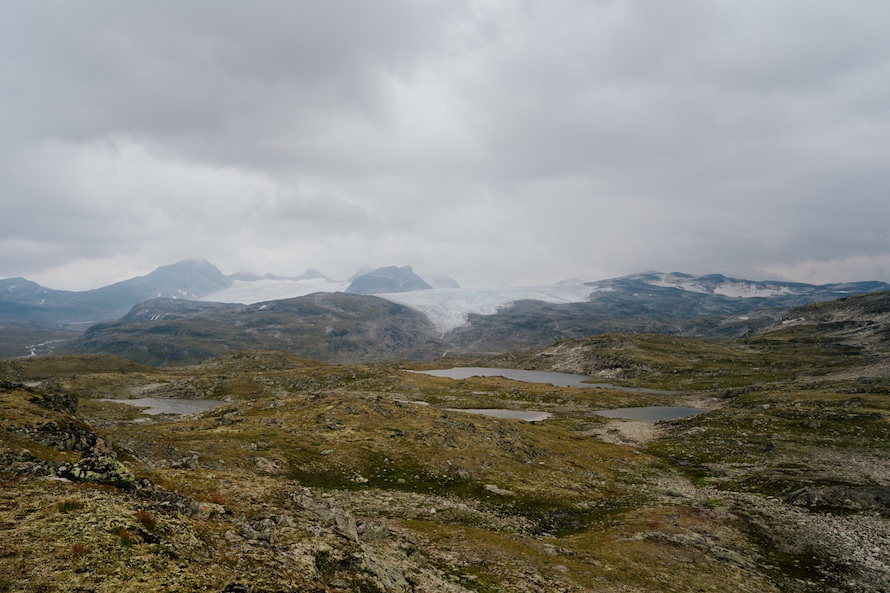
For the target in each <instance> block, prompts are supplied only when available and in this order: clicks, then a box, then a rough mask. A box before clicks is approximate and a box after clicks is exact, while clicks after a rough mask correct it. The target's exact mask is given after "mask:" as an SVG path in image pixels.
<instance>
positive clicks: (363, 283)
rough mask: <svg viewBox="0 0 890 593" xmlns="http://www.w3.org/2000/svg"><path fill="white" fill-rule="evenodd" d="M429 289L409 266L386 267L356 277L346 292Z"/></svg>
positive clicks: (380, 292)
mask: <svg viewBox="0 0 890 593" xmlns="http://www.w3.org/2000/svg"><path fill="white" fill-rule="evenodd" d="M430 288H432V286H430V285H429V284H428V283H427V282H426V281H424V280H423V278H421V277H420V276H418V275H417V274H415V273H414V270H413V269H412V268H411V266H402V267H401V268H399V267H396V266H387V267H385V268H377V269H376V270H374V271H373V272H368V273H367V274H363V275H361V276H358V277H357V278H355V279H354V280H353V281H352V283H351V284H350V285H349V287H348V288H347V289H346V292H348V293H349V294H383V293H388V292H389V293H392V292H410V291H413V290H429V289H430Z"/></svg>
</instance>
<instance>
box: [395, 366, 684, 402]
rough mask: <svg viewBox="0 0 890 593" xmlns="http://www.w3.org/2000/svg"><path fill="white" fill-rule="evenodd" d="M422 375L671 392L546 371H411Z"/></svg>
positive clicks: (659, 392) (466, 368) (470, 368)
mask: <svg viewBox="0 0 890 593" xmlns="http://www.w3.org/2000/svg"><path fill="white" fill-rule="evenodd" d="M412 372H414V373H423V374H424V375H432V376H433V377H448V378H449V379H467V378H469V377H503V378H505V379H512V380H513V381H525V382H526V383H547V384H549V385H554V386H556V387H593V388H596V387H599V388H602V389H617V390H619V391H632V392H634V393H654V394H659V395H670V394H673V393H674V392H673V391H663V390H660V389H647V388H645V387H621V386H620V385H613V384H611V383H591V382H590V377H589V376H588V375H574V374H572V373H551V372H547V371H522V370H518V369H498V368H484V367H455V368H453V369H436V370H433V371H412Z"/></svg>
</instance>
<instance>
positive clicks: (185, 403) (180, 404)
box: [99, 397, 229, 416]
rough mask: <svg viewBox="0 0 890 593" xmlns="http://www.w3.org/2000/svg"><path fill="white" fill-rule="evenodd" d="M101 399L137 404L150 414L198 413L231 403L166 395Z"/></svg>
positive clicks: (129, 404) (143, 411)
mask: <svg viewBox="0 0 890 593" xmlns="http://www.w3.org/2000/svg"><path fill="white" fill-rule="evenodd" d="M99 401H103V402H114V403H117V404H127V405H128V406H136V407H137V408H146V409H145V410H142V413H143V414H148V415H150V416H157V415H158V414H196V413H198V412H207V411H209V410H213V409H215V408H218V407H220V406H224V405H226V404H227V403H229V402H224V401H221V400H218V399H181V398H165V397H163V398H162V397H141V398H139V399H102V400H99Z"/></svg>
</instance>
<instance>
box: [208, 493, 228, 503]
mask: <svg viewBox="0 0 890 593" xmlns="http://www.w3.org/2000/svg"><path fill="white" fill-rule="evenodd" d="M210 502H212V503H213V504H221V505H227V504H229V501H228V500H227V499H226V497H225V496H223V495H222V494H219V493H216V492H214V493H213V494H211V495H210Z"/></svg>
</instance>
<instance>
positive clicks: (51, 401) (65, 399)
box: [28, 393, 78, 415]
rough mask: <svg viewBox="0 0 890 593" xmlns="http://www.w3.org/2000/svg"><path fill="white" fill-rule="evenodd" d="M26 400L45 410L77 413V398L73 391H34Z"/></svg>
mask: <svg viewBox="0 0 890 593" xmlns="http://www.w3.org/2000/svg"><path fill="white" fill-rule="evenodd" d="M28 401H30V402H31V403H32V404H37V405H38V406H40V407H42V408H46V409H47V410H54V411H56V412H67V413H68V414H72V415H73V414H77V405H78V398H77V396H76V395H74V394H73V393H35V394H34V396H32V397H30V398H29V399H28Z"/></svg>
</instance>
